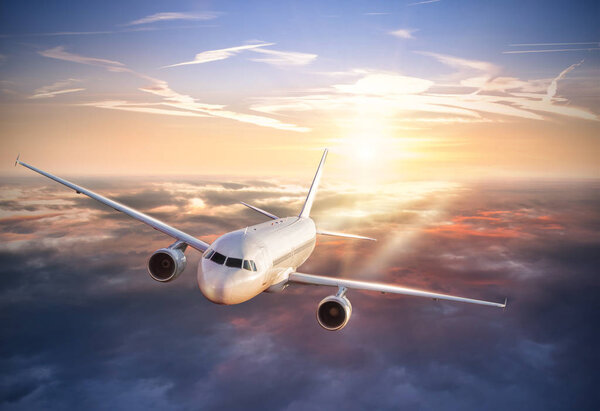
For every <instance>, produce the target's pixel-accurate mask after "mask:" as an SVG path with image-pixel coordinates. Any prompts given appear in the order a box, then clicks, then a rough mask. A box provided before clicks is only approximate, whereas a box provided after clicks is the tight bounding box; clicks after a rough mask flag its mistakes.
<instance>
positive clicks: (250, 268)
mask: <svg viewBox="0 0 600 411" xmlns="http://www.w3.org/2000/svg"><path fill="white" fill-rule="evenodd" d="M244 270H248V271H252V267H250V261H248V260H244Z"/></svg>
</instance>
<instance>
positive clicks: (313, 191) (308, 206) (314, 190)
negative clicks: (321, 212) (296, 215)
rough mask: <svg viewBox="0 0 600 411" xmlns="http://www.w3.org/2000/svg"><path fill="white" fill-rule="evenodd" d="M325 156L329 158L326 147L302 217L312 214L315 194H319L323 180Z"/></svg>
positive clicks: (303, 208) (301, 214) (301, 213)
mask: <svg viewBox="0 0 600 411" xmlns="http://www.w3.org/2000/svg"><path fill="white" fill-rule="evenodd" d="M325 158H327V149H325V151H324V152H323V157H321V162H320V163H319V168H317V174H315V178H314V179H313V182H312V184H311V185H310V190H308V196H306V201H305V202H304V207H302V211H301V212H300V217H304V218H308V216H309V215H310V209H311V208H312V205H313V201H314V200H315V195H317V188H318V187H319V182H320V181H321V174H323V164H325Z"/></svg>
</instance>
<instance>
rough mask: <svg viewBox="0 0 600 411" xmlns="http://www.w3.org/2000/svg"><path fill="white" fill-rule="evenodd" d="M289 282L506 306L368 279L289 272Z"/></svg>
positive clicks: (499, 304)
mask: <svg viewBox="0 0 600 411" xmlns="http://www.w3.org/2000/svg"><path fill="white" fill-rule="evenodd" d="M288 281H289V282H291V283H298V284H310V285H325V286H330V287H345V288H354V289H357V290H368V291H378V292H382V293H393V294H405V295H414V296H418V297H428V298H433V299H436V300H450V301H460V302H463V303H472V304H481V305H490V306H492V307H500V308H505V307H506V300H504V303H494V302H491V301H483V300H474V299H472V298H464V297H457V296H454V295H447V294H438V293H432V292H429V291H423V290H417V289H414V288H406V287H400V286H397V285H392V284H382V283H373V282H369V281H357V280H347V279H344V278H333V277H325V276H321V275H313V274H303V273H298V272H295V273H291V274H290V276H289V279H288Z"/></svg>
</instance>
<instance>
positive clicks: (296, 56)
mask: <svg viewBox="0 0 600 411" xmlns="http://www.w3.org/2000/svg"><path fill="white" fill-rule="evenodd" d="M274 44H275V43H258V44H248V45H244V46H236V47H229V48H225V49H218V50H208V51H203V52H201V53H198V54H196V57H195V58H194V60H191V61H185V62H183V63H176V64H171V65H168V66H165V67H163V68H168V67H178V66H185V65H189V64H202V63H208V62H211V61H218V60H225V59H227V58H229V57H232V56H234V55H236V54H238V53H241V52H242V51H246V50H248V51H253V52H255V53H261V54H266V55H268V56H269V57H267V58H255V59H251V60H252V61H257V62H261V63H267V64H272V65H275V66H301V65H306V64H309V63H311V62H312V61H313V60H314V59H316V58H317V55H316V54H309V53H299V52H295V51H277V50H267V49H265V48H264V47H268V46H272V45H274Z"/></svg>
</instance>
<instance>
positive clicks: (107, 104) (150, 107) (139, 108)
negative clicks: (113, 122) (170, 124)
mask: <svg viewBox="0 0 600 411" xmlns="http://www.w3.org/2000/svg"><path fill="white" fill-rule="evenodd" d="M81 105H82V106H91V107H96V108H107V109H113V110H123V111H132V112H136V113H147V114H162V115H167V116H179V117H209V116H206V115H203V114H200V113H193V112H190V111H182V110H168V109H164V108H157V107H154V106H160V105H161V103H146V104H144V103H129V102H127V101H122V100H121V101H119V100H104V101H96V102H91V103H83V104H81Z"/></svg>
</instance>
